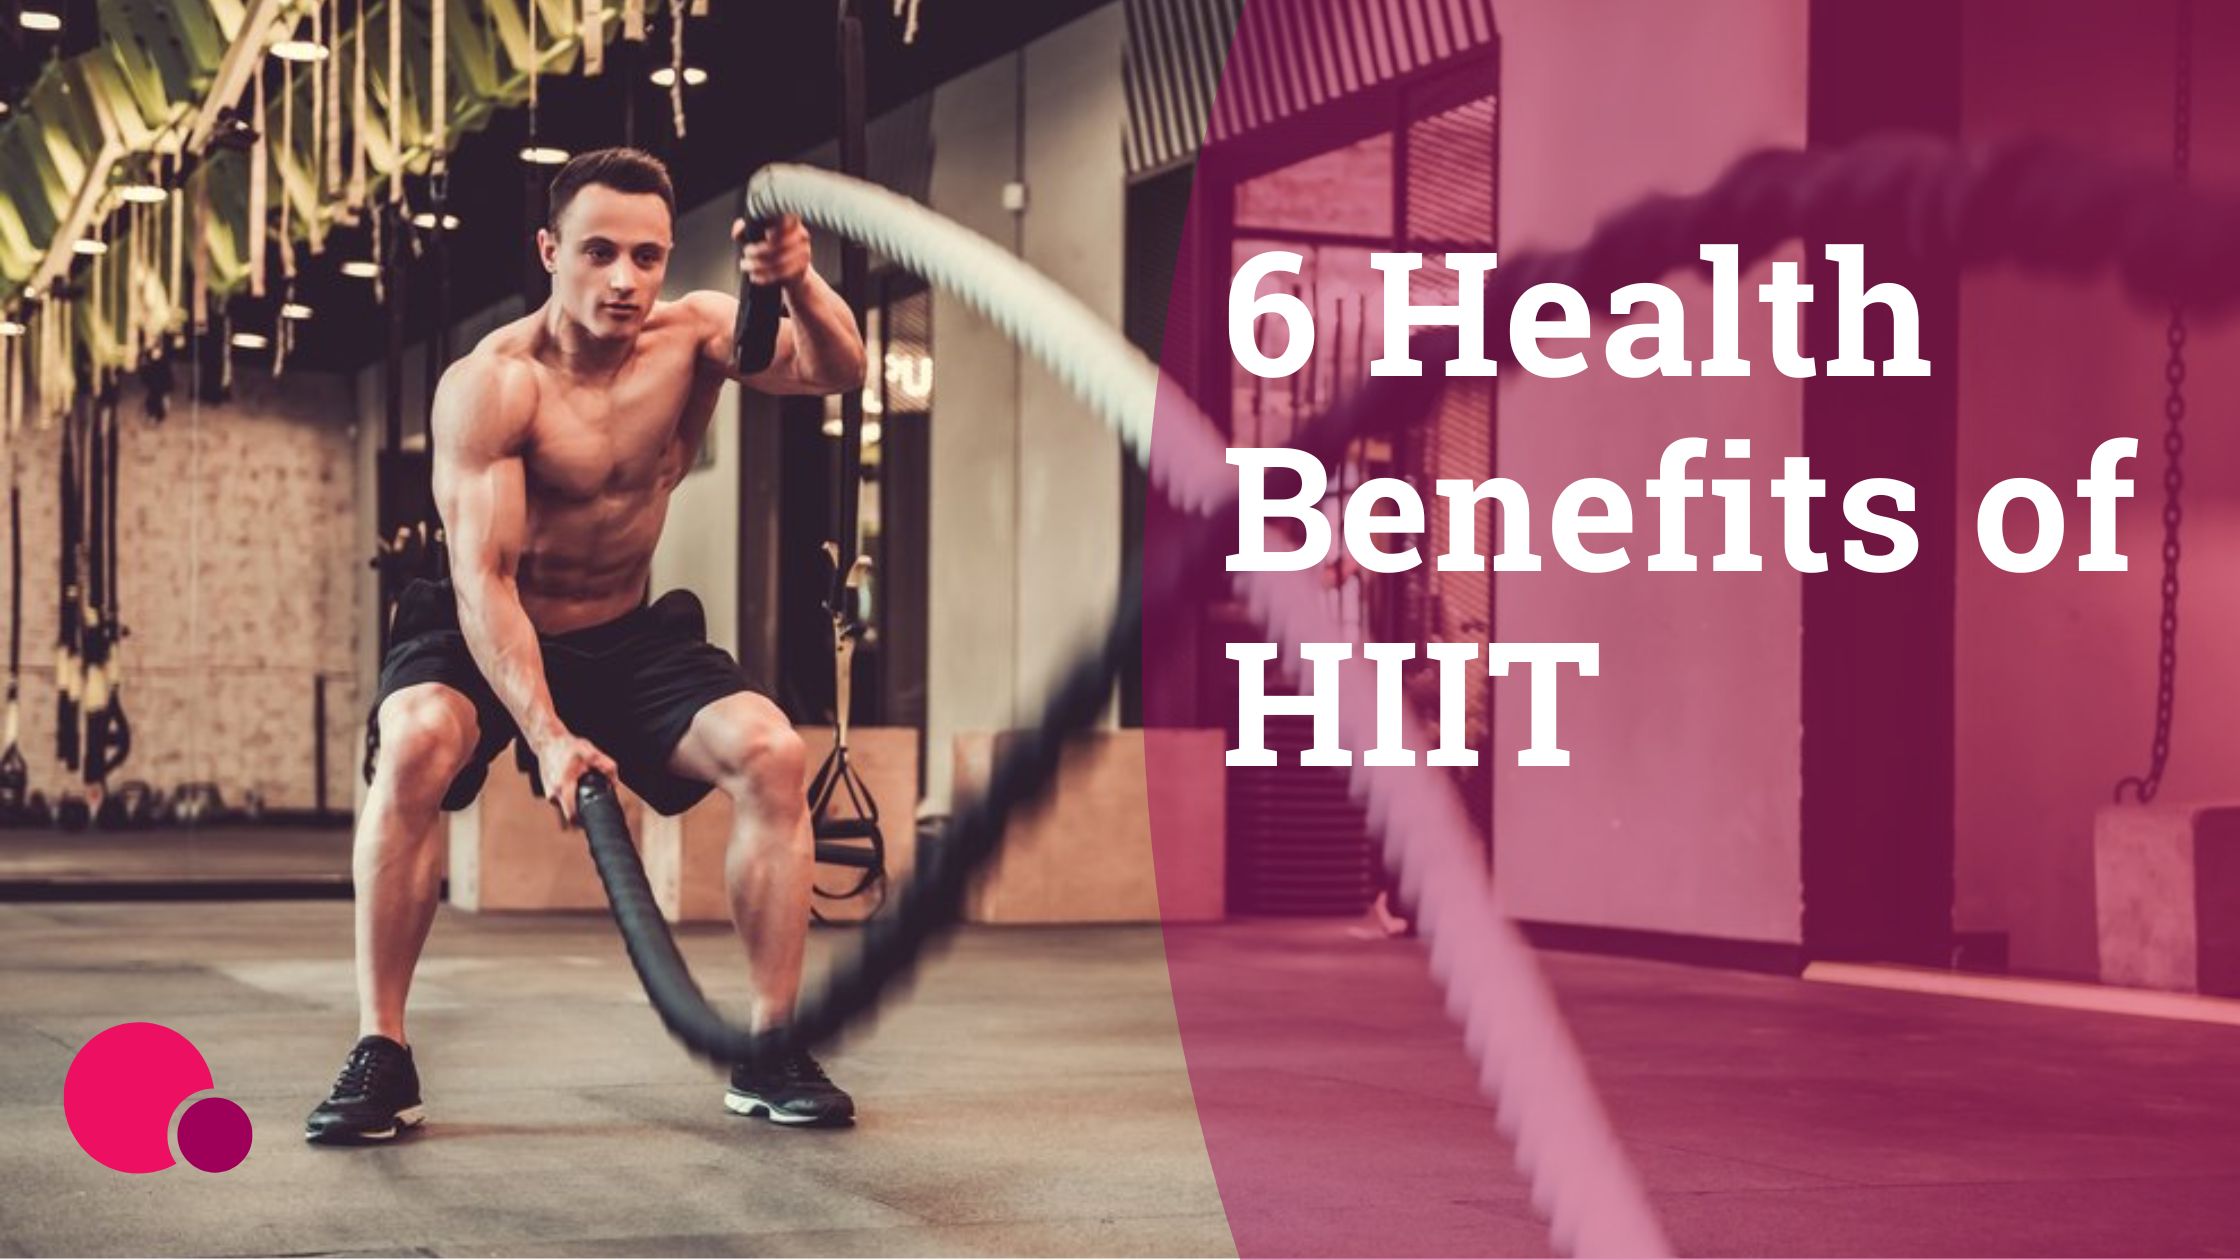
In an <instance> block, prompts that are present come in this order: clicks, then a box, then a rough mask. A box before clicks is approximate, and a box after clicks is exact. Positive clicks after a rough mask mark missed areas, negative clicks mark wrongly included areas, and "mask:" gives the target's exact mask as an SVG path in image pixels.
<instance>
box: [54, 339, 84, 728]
mask: <svg viewBox="0 0 2240 1260" xmlns="http://www.w3.org/2000/svg"><path fill="white" fill-rule="evenodd" d="M78 379H79V380H80V381H81V382H83V381H84V380H85V376H84V374H83V373H81V374H80V375H79V378H78ZM86 411H87V393H86V389H85V386H84V385H83V384H81V385H80V386H79V389H78V392H77V394H76V396H75V397H73V398H72V399H71V403H70V409H69V411H67V412H66V413H64V415H63V418H62V440H61V442H60V444H59V445H60V446H61V450H62V484H61V487H60V491H59V493H58V494H57V495H56V496H55V497H56V500H57V502H58V504H59V506H60V511H61V519H60V528H59V529H58V530H57V531H56V533H57V537H58V539H59V542H60V546H59V548H58V550H59V552H60V556H59V559H58V565H59V568H60V574H59V579H60V580H59V581H58V582H57V583H56V589H57V590H58V591H59V593H60V599H59V601H58V603H59V605H60V607H59V614H60V615H59V619H58V625H57V628H56V639H55V661H54V689H55V706H54V707H55V745H54V752H55V757H56V758H57V759H59V760H60V761H61V762H62V764H63V766H64V767H65V768H67V769H70V770H76V769H78V767H79V765H80V764H81V757H80V754H81V752H82V751H83V748H82V743H81V737H82V736H83V735H84V732H85V727H84V721H85V719H84V715H83V713H82V712H81V711H80V709H79V699H80V697H81V696H82V695H83V694H84V683H85V653H84V644H85V612H84V609H85V589H84V587H83V586H82V585H81V583H82V582H83V581H84V578H83V576H82V574H81V572H80V560H81V558H82V556H83V555H84V550H85V514H84V488H85V487H84V483H83V481H81V480H80V478H81V475H82V474H81V472H80V468H79V466H80V464H81V463H82V462H83V459H82V455H83V452H82V450H81V449H80V448H81V442H82V434H83V431H84V428H85V425H86Z"/></svg>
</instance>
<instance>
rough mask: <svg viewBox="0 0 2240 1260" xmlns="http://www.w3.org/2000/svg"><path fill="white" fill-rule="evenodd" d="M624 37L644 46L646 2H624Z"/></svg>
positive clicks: (624, 0) (643, 0)
mask: <svg viewBox="0 0 2240 1260" xmlns="http://www.w3.org/2000/svg"><path fill="white" fill-rule="evenodd" d="M622 37H623V38H624V39H627V40H629V41H631V42H632V43H637V44H642V43H644V42H645V39H646V0H622Z"/></svg>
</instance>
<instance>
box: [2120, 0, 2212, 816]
mask: <svg viewBox="0 0 2240 1260" xmlns="http://www.w3.org/2000/svg"><path fill="white" fill-rule="evenodd" d="M2171 79H2172V82H2173V91H2172V93H2171V97H2172V99H2171V106H2170V168H2171V178H2172V181H2173V182H2174V183H2176V184H2177V185H2178V186H2179V187H2181V188H2183V187H2185V186H2186V185H2187V183H2188V182H2189V181H2190V180H2191V178H2192V175H2193V0H2178V40H2177V52H2176V54H2175V58H2174V67H2173V70H2172V74H2171ZM2186 337H2187V327H2186V307H2185V303H2183V302H2172V303H2171V304H2170V325H2169V329H2168V331H2167V332H2166V333H2165V334H2164V339H2165V340H2166V341H2167V343H2168V345H2169V348H2170V355H2169V358H2168V359H2167V360H2165V361H2164V363H2163V368H2162V379H2163V384H2164V385H2165V386H2166V387H2167V392H2166V393H2164V395H2163V398H2162V420H2163V430H2162V621H2161V625H2160V626H2159V627H2158V629H2159V633H2160V639H2159V641H2158V643H2157V645H2156V650H2155V684H2154V739H2153V741H2152V742H2151V743H2150V744H2149V746H2148V752H2147V772H2146V773H2145V774H2137V775H2129V776H2126V777H2125V778H2123V779H2120V780H2118V781H2117V783H2116V789H2115V799H2116V800H2117V801H2118V802H2120V801H2122V800H2123V798H2124V794H2125V793H2127V792H2128V793H2129V794H2130V795H2131V799H2132V800H2134V801H2137V802H2138V803H2139V804H2141V805H2146V804H2149V803H2151V802H2152V801H2153V800H2154V798H2155V794H2156V793H2157V792H2160V791H2161V790H2162V773H2163V771H2164V770H2166V769H2168V768H2169V766H2170V723H2171V718H2172V716H2173V714H2174V712H2175V710H2176V708H2177V701H2178V556H2179V546H2178V543H2179V532H2180V528H2181V527H2182V526H2183V525H2184V523H2185V505H2184V502H2183V494H2184V491H2185V484H2186V475H2185V453H2186V434H2185V423H2186Z"/></svg>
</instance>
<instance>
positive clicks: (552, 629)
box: [515, 485, 669, 634]
mask: <svg viewBox="0 0 2240 1260" xmlns="http://www.w3.org/2000/svg"><path fill="white" fill-rule="evenodd" d="M537 496H538V491H537V488H536V487H535V486H534V485H532V486H531V487H530V488H529V497H530V505H529V537H528V543H527V545H526V546H525V547H524V548H523V549H522V554H521V563H520V567H519V568H518V569H517V570H516V573H515V585H516V586H517V587H518V589H519V590H520V593H521V607H522V610H523V611H525V612H527V613H528V614H529V621H530V624H532V625H534V626H535V627H536V628H537V631H538V632H539V633H540V634H565V633H567V632H569V631H571V630H581V629H583V628H585V627H587V626H596V625H601V624H603V623H605V622H609V621H613V620H614V619H615V618H617V617H620V616H622V615H623V614H625V613H627V612H629V611H630V610H631V609H633V608H636V607H637V606H638V605H639V604H641V603H643V602H644V600H645V597H646V586H647V583H648V582H649V581H650V580H651V578H652V575H653V549H654V546H655V544H657V543H659V542H660V541H661V526H662V522H663V520H664V519H665V518H666V517H667V516H668V513H669V487H668V486H666V485H660V486H649V487H646V488H645V489H643V490H638V491H622V492H610V493H607V494H603V495H600V496H599V497H597V498H595V499H591V500H588V501H584V502H578V503H557V504H556V503H542V504H540V503H538V502H537Z"/></svg>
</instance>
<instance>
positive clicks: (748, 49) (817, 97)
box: [0, 0, 1112, 371]
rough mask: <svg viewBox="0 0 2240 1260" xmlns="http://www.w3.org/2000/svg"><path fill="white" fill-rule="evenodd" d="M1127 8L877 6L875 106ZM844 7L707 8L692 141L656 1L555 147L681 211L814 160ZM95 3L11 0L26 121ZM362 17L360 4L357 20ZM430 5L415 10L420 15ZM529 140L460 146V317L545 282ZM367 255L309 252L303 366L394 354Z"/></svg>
mask: <svg viewBox="0 0 2240 1260" xmlns="http://www.w3.org/2000/svg"><path fill="white" fill-rule="evenodd" d="M112 2H113V0H100V3H102V4H108V3H112ZM404 2H405V3H406V4H407V5H408V6H411V5H413V4H414V0H404ZM1110 2H1112V0H918V4H919V10H920V12H919V28H918V31H917V33H916V38H915V39H914V40H913V41H911V42H908V43H905V41H904V38H903V35H904V21H905V17H904V15H898V14H896V13H895V12H894V11H893V6H892V5H891V4H890V2H889V0H864V2H863V4H862V8H863V10H864V13H863V19H864V27H865V32H864V46H865V65H866V73H865V80H866V96H867V100H868V106H869V110H870V113H871V114H873V115H877V114H878V113H880V112H881V111H883V110H885V109H888V108H891V107H893V106H895V105H898V104H900V103H902V102H903V101H906V100H908V99H909V98H911V97H913V96H916V95H918V94H920V93H923V92H925V91H927V90H928V89H930V88H931V87H933V86H934V85H935V84H938V83H940V82H943V81H945V80H947V79H950V78H953V77H955V76H956V75H958V74H960V73H962V72H964V71H966V70H968V69H970V68H972V67H973V66H975V65H978V64H981V63H983V62H986V61H988V60H990V59H992V58H995V57H998V56H1002V55H1004V54H1006V53H1008V52H1010V51H1011V50H1013V49H1016V48H1018V47H1020V46H1021V45H1023V44H1025V43H1027V42H1029V41H1031V40H1033V39H1035V38H1037V37H1038V36H1040V35H1043V34H1045V33H1047V32H1049V31H1051V30H1054V29H1056V28H1057V27H1059V26H1062V25H1064V24H1065V23H1067V22H1069V21H1071V20H1073V19H1074V18H1076V17H1078V16H1080V15H1082V14H1083V13H1086V12H1088V11H1090V10H1092V9H1095V8H1097V7H1099V6H1100V5H1101V4H1104V3H1110ZM837 3H838V0H709V3H708V9H709V12H708V14H707V15H706V16H703V17H697V18H689V19H688V20H687V21H686V23H685V63H686V64H687V65H688V66H695V67H699V68H702V69H704V70H706V71H707V73H708V79H707V81H706V82H705V83H703V84H701V85H699V86H695V87H688V88H687V89H686V90H685V110H686V124H687V125H686V133H687V134H686V136H685V138H683V139H681V140H680V139H678V138H677V137H675V136H674V135H673V134H672V129H671V123H670V112H669V101H668V96H669V94H668V91H667V89H665V88H661V87H657V86H655V85H654V84H652V83H651V82H650V81H649V79H648V73H649V72H650V70H651V69H652V68H653V67H654V66H655V65H659V64H666V62H667V60H668V27H667V19H666V12H667V5H666V4H665V3H663V0H648V3H647V8H648V11H649V17H650V25H651V30H650V35H651V37H652V38H651V41H650V42H649V43H647V44H644V45H632V44H627V43H622V42H619V41H618V42H616V43H613V44H610V46H609V48H608V55H607V64H606V68H605V71H604V73H603V74H601V75H600V76H598V77H596V78H583V77H580V76H577V75H572V74H571V75H550V76H546V77H545V78H543V80H542V82H541V83H540V86H539V91H538V96H539V107H538V113H537V132H538V140H539V142H540V143H542V144H549V145H555V146H559V147H562V148H566V149H570V150H581V149H586V148H593V147H598V146H601V145H608V144H620V143H624V142H631V143H636V144H637V145H639V146H640V147H643V148H646V149H649V150H651V151H652V152H654V153H656V154H658V155H660V156H662V157H663V158H665V159H666V160H667V161H668V163H669V165H670V169H671V172H672V174H673V176H674V178H675V181H676V185H677V195H678V202H679V205H680V208H689V207H692V206H694V205H697V204H700V203H702V202H705V201H707V200H709V199H711V198H714V197H717V196H720V195H724V194H726V193H727V192H729V191H730V190H731V189H733V188H735V187H736V186H737V184H738V183H739V181H740V179H741V178H743V176H744V175H745V174H746V172H747V171H748V170H749V169H750V168H751V167H753V166H754V165H756V164H758V163H761V162H765V161H771V160H776V159H781V158H785V157H788V156H791V155H794V154H797V153H799V152H801V151H802V150H805V149H808V148H811V147H813V146H815V145H816V144H818V143H820V142H821V141H824V140H827V139H829V138H831V136H832V135H833V134H834V133H835V131H836V118H837V108H838V86H837V78H838V76H837V72H836V70H835V68H834V67H835V65H836V61H837V53H836V48H837V38H836V21H835V18H836V6H837ZM26 4H29V5H31V6H32V7H37V8H43V9H46V10H48V11H54V10H56V9H62V10H64V16H65V18H66V21H65V29H64V30H63V31H61V32H59V33H57V34H51V35H50V34H41V33H35V32H30V31H26V30H25V29H24V28H23V27H22V26H21V25H20V24H19V22H18V21H17V14H18V13H19V12H20V11H21V10H22V9H23V8H24V7H25V6H26ZM482 5H483V0H453V5H452V8H453V12H454V13H459V12H469V13H475V12H480V11H481V9H482ZM462 6H463V7H462ZM419 7H424V5H423V6H419ZM95 8H96V0H0V14H4V15H5V17H6V19H7V21H6V30H5V32H4V33H0V100H5V101H6V102H7V104H8V106H9V108H10V110H11V111H14V112H17V113H20V112H21V110H22V106H23V103H24V100H25V93H26V91H27V90H28V89H29V88H30V87H31V85H32V84H33V83H35V82H36V81H37V79H38V77H39V74H40V72H41V69H42V63H44V62H46V61H47V60H49V59H50V58H52V57H54V56H57V55H67V54H70V53H75V52H79V51H83V50H84V49H85V48H89V47H91V46H92V41H93V40H96V39H98V38H99V35H98V27H99V24H100V19H99V18H97V16H96V14H95ZM351 8H354V6H352V5H348V3H347V0H346V9H345V11H346V12H347V11H349V10H350V9H351ZM413 12H414V9H413V8H411V7H408V8H407V10H406V13H407V15H408V20H410V15H411V14H412V13H413ZM112 16H113V15H112ZM453 20H457V19H456V18H454V19H453ZM268 60H269V59H268ZM515 95H516V96H518V92H516V93H515ZM19 121H20V119H19ZM528 130H529V129H528V117H527V111H526V110H525V109H523V108H521V107H519V106H518V105H513V104H501V105H500V107H499V108H497V109H495V110H494V111H493V112H490V113H489V115H488V117H487V119H486V121H484V122H483V123H482V125H481V128H480V129H479V130H473V131H468V132H465V133H464V134H463V135H461V136H459V137H458V139H457V143H456V146H455V147H454V149H453V151H452V155H451V161H450V169H451V183H450V194H449V197H450V199H449V202H448V205H449V207H450V209H451V211H452V213H454V214H456V215H457V216H458V217H459V221H460V222H459V227H458V229H457V230H456V231H454V232H453V233H451V234H449V239H448V240H447V242H446V243H445V244H446V250H447V258H448V260H447V262H446V263H445V265H444V266H443V268H442V271H443V275H444V276H445V277H446V278H447V279H448V281H449V285H448V289H449V292H448V295H447V300H448V306H449V310H450V312H451V313H452V315H453V317H454V318H456V317H457V316H459V315H462V314H465V313H469V312H472V311H475V310H479V309H481V308H483V307H485V306H487V305H489V304H490V303H492V302H494V301H497V300H498V299H500V298H502V297H504V296H507V295H508V294H512V293H516V292H519V291H520V290H521V288H522V286H523V284H524V280H525V277H526V276H527V274H528V273H527V268H528V266H529V256H528V250H529V239H530V236H531V229H532V226H533V224H534V222H536V221H537V220H541V218H542V181H543V180H544V179H548V178H549V177H550V175H551V173H552V168H550V167H537V168H532V167H529V166H526V165H525V164H524V163H522V162H521V161H520V160H519V159H518V157H517V154H518V151H519V150H520V148H521V147H522V145H523V144H524V143H525V142H526V141H527V139H528ZM410 187H411V193H412V196H413V197H414V199H415V201H416V203H418V204H425V201H426V197H427V190H426V187H425V184H424V181H419V180H415V181H412V183H411V185H410ZM532 215H533V216H534V217H533V218H532ZM366 252H367V251H366V248H365V245H364V236H363V232H362V230H359V229H342V230H341V231H339V232H338V233H337V234H336V235H335V236H333V237H331V238H330V239H329V242H328V248H327V251H326V253H325V255H324V256H323V257H320V258H305V259H304V260H303V262H302V266H301V267H300V270H299V275H298V280H297V290H296V296H297V299H298V300H299V301H301V302H303V303H305V304H308V305H310V306H311V307H312V308H313V309H314V311H315V312H316V315H315V317H314V318H313V319H311V320H309V321H307V322H305V323H303V324H301V325H299V327H298V332H297V340H296V343H295V348H294V352H293V354H292V355H291V359H290V362H291V365H292V366H293V368H295V369H310V370H329V371H340V370H350V369H355V368H358V367H362V366H365V365H366V364H368V363H371V362H374V361H376V360H377V359H378V358H379V356H380V354H381V350H382V346H383V345H384V342H385V338H384V335H383V330H384V329H385V327H386V320H385V319H384V318H383V317H382V314H381V312H380V311H379V310H378V308H377V307H376V306H375V303H374V299H373V291H372V286H371V285H370V284H369V283H368V282H366V281H363V280H357V279H352V278H349V277H344V276H341V275H340V274H339V273H338V272H337V270H336V268H337V266H338V264H339V261H340V260H341V259H343V258H348V257H353V256H363V255H364V254H365V253H366ZM435 267H436V262H435V260H434V259H433V258H432V257H428V258H424V259H423V260H422V262H421V263H420V264H419V265H418V266H417V267H416V269H415V273H414V275H413V277H412V282H411V283H410V284H409V285H408V289H409V299H408V300H409V305H408V309H407V324H406V326H407V328H408V329H411V330H414V334H408V340H412V341H417V340H419V339H420V337H419V336H418V335H416V334H417V330H420V329H425V328H428V327H430V326H432V323H433V310H434V305H435V300H436V299H435V293H434V290H435V288H436V285H435V283H434V281H435V278H436V277H435ZM275 274H276V273H275ZM274 301H276V298H275V299H268V300H267V301H265V302H263V303H254V302H249V301H247V300H246V299H238V300H237V302H238V307H237V309H238V310H239V311H240V315H241V318H242V320H243V322H244V325H245V326H249V325H255V324H258V323H259V322H260V321H262V322H264V323H267V324H268V323H269V321H270V319H271V317H272V315H271V311H272V307H273V303H274Z"/></svg>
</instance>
